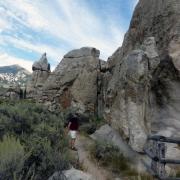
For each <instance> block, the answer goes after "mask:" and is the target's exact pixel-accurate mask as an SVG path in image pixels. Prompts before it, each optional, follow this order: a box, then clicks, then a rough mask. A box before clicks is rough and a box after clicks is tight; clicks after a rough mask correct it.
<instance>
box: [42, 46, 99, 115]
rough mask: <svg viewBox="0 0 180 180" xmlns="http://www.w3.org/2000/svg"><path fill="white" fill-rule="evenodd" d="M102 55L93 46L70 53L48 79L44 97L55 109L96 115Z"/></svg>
mask: <svg viewBox="0 0 180 180" xmlns="http://www.w3.org/2000/svg"><path fill="white" fill-rule="evenodd" d="M99 54H100V52H99V50H97V49H95V48H90V47H83V48H81V49H76V50H72V51H70V52H69V53H67V54H66V55H65V56H64V58H63V59H62V60H61V62H60V63H59V65H58V66H57V67H56V69H55V70H54V72H53V73H52V74H51V75H50V76H49V77H48V79H47V81H46V82H45V85H44V87H43V96H42V99H41V100H42V101H43V102H44V101H45V102H46V104H48V105H49V106H50V107H51V108H52V109H54V108H59V109H61V110H63V109H68V108H70V109H73V108H74V109H77V110H78V111H79V112H80V113H88V114H96V113H97V112H96V109H97V89H98V88H97V83H98V82H97V81H98V73H99V68H100V65H99V64H100V59H99Z"/></svg>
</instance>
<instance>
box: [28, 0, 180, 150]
mask: <svg viewBox="0 0 180 180" xmlns="http://www.w3.org/2000/svg"><path fill="white" fill-rule="evenodd" d="M179 12H180V1H179V0H140V1H139V3H138V5H137V6H136V9H135V12H134V14H133V18H132V20H131V23H130V27H129V30H128V32H127V33H126V35H125V38H124V42H123V45H122V47H120V48H118V49H117V50H116V51H115V53H114V54H113V55H112V56H111V57H109V59H108V61H107V63H105V62H103V61H101V60H100V59H99V54H100V52H99V50H97V49H95V48H89V47H84V48H81V49H76V50H73V51H70V52H69V53H67V54H66V55H65V56H64V58H63V59H62V61H61V62H60V64H59V65H58V66H57V67H56V69H55V71H54V72H53V73H51V74H50V75H49V73H48V71H49V69H48V63H47V59H46V57H45V55H44V56H43V57H42V59H41V60H40V61H39V62H37V63H35V64H34V65H33V69H34V72H33V79H32V83H31V86H30V87H31V88H30V89H33V88H34V87H37V88H39V89H40V91H38V92H40V94H39V95H38V99H39V101H40V102H43V103H45V104H47V105H48V106H49V107H50V109H51V110H55V109H61V110H63V109H69V108H70V109H72V108H76V109H78V111H79V112H81V113H87V114H89V115H98V116H104V118H105V119H106V120H107V122H108V124H111V126H112V128H114V129H116V130H117V131H118V132H119V133H120V135H121V136H122V137H123V139H124V140H125V141H126V142H128V143H129V145H130V146H131V147H132V148H133V149H134V150H135V151H138V152H141V151H143V146H144V144H145V142H146V137H147V134H151V133H152V134H154V133H158V134H161V135H165V136H180V131H179V130H180V120H179V117H180V93H179V92H178V90H179V88H180V76H179V74H180V73H179V72H180V21H179V19H180V13H179ZM43 84H44V85H43ZM32 87H33V88H32ZM36 92H37V91H36Z"/></svg>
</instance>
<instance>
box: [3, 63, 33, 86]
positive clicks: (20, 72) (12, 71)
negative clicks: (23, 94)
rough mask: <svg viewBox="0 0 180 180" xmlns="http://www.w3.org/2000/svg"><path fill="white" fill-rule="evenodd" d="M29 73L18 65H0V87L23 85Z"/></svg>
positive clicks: (29, 75)
mask: <svg viewBox="0 0 180 180" xmlns="http://www.w3.org/2000/svg"><path fill="white" fill-rule="evenodd" d="M30 77H31V73H30V72H29V71H28V70H26V69H25V68H23V67H21V66H19V65H11V66H0V87H9V86H13V85H20V86H25V84H26V83H27V81H28V80H29V78H30Z"/></svg>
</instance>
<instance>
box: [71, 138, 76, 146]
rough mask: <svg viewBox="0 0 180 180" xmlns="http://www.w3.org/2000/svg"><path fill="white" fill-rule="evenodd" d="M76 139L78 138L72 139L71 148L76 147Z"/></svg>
mask: <svg viewBox="0 0 180 180" xmlns="http://www.w3.org/2000/svg"><path fill="white" fill-rule="evenodd" d="M75 141H76V139H71V148H74V147H75Z"/></svg>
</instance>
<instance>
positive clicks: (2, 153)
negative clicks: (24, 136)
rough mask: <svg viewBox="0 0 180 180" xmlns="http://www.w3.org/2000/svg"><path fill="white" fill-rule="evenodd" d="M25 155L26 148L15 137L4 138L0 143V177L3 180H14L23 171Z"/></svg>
mask: <svg viewBox="0 0 180 180" xmlns="http://www.w3.org/2000/svg"><path fill="white" fill-rule="evenodd" d="M26 158H27V156H26V155H25V151H24V147H23V146H22V145H21V143H20V141H19V140H18V139H16V138H15V137H13V136H8V135H7V136H4V137H3V140H2V141H1V142H0V177H1V179H4V180H5V179H13V177H17V176H18V174H19V173H20V172H21V171H22V169H23V166H24V162H25V160H26Z"/></svg>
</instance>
